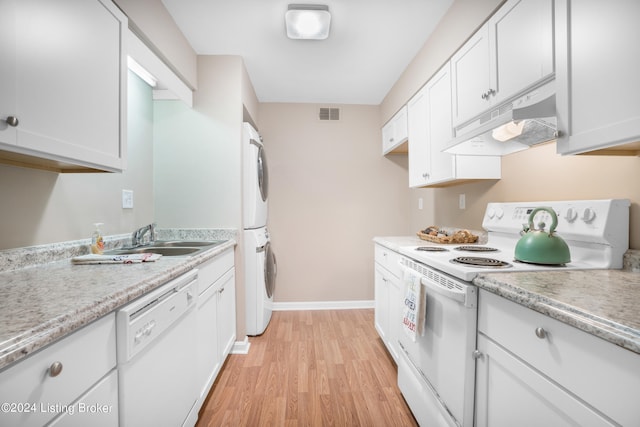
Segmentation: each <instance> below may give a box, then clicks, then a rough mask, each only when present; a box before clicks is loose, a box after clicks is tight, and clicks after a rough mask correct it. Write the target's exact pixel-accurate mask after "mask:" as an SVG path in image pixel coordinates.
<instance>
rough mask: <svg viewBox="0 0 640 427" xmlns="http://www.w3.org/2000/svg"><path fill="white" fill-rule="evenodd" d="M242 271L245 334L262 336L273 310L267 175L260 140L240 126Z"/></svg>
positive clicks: (245, 125) (251, 130)
mask: <svg viewBox="0 0 640 427" xmlns="http://www.w3.org/2000/svg"><path fill="white" fill-rule="evenodd" d="M242 150H243V153H244V164H243V193H244V200H243V205H244V207H243V210H244V213H243V215H244V264H245V265H244V269H245V292H246V329H247V335H260V334H262V333H263V332H264V331H265V329H266V328H267V325H268V324H269V321H270V320H271V311H272V308H273V290H274V287H275V279H276V259H275V255H274V254H273V251H272V250H271V244H270V239H269V232H268V231H267V213H268V200H267V198H268V190H269V173H268V170H267V160H266V157H265V152H264V146H263V144H262V138H261V137H260V135H259V134H258V132H257V131H256V130H255V129H254V128H253V127H252V126H251V125H250V124H249V123H243V124H242Z"/></svg>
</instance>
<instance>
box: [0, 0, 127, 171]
mask: <svg viewBox="0 0 640 427" xmlns="http://www.w3.org/2000/svg"><path fill="white" fill-rule="evenodd" d="M0 28H2V29H1V30H0V31H1V35H2V40H0V55H2V58H3V60H2V63H1V64H0V71H2V79H1V80H2V82H1V83H0V91H1V96H0V123H1V124H0V161H2V162H4V163H11V164H19V165H28V166H31V167H41V168H45V169H52V170H58V171H61V172H62V171H78V170H82V171H86V170H101V171H121V170H123V169H124V167H125V155H126V108H125V106H126V52H125V50H124V46H123V40H124V33H123V32H124V30H126V28H127V19H126V17H125V16H124V14H123V13H122V12H121V11H120V10H119V9H118V8H117V7H116V6H115V5H114V4H113V3H112V2H111V1H110V0H87V1H75V0H57V1H55V2H52V1H49V0H15V1H13V0H1V1H0Z"/></svg>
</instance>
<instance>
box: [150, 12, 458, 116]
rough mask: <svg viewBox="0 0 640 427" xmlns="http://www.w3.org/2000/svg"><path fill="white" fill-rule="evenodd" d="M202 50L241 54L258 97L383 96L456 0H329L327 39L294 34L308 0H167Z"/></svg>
mask: <svg viewBox="0 0 640 427" xmlns="http://www.w3.org/2000/svg"><path fill="white" fill-rule="evenodd" d="M162 2H163V3H164V5H165V7H166V8H167V10H168V11H169V13H170V14H171V15H172V16H173V18H174V20H175V21H176V23H177V24H178V26H179V27H180V29H181V30H182V32H183V33H184V35H185V36H186V38H187V39H188V40H189V42H190V43H191V46H192V47H193V49H194V50H195V51H196V53H197V54H199V55H240V56H242V57H243V58H244V62H245V65H246V68H247V71H248V73H249V77H250V78H251V82H252V83H253V86H254V89H255V91H256V95H257V97H258V100H259V101H260V102H295V103H298V102H301V103H325V104H368V105H378V104H380V103H381V102H382V100H383V99H384V97H385V96H386V94H387V93H388V92H389V90H390V89H391V87H392V86H393V84H394V83H395V82H396V81H397V80H398V78H399V77H400V75H401V73H402V72H403V71H404V69H405V68H406V67H407V65H408V64H409V63H410V62H411V60H412V59H413V57H414V56H415V55H416V53H417V52H418V51H419V50H420V48H421V47H422V45H423V44H424V42H425V41H426V40H427V38H428V37H429V34H430V33H431V32H432V31H433V29H434V28H435V26H436V25H437V23H438V21H439V20H440V18H441V17H442V16H443V15H444V13H445V12H446V10H447V9H448V8H449V6H450V5H451V3H452V2H453V0H326V1H320V0H318V1H315V2H308V1H307V2H306V3H310V4H324V5H328V6H329V11H330V12H331V32H330V34H329V38H328V39H326V40H323V41H318V40H290V39H288V38H287V36H286V33H285V26H284V14H285V12H286V10H287V6H288V5H289V4H290V3H294V4H300V3H305V1H304V0H302V1H300V0H297V1H296V0H291V1H285V0H231V1H229V0H162Z"/></svg>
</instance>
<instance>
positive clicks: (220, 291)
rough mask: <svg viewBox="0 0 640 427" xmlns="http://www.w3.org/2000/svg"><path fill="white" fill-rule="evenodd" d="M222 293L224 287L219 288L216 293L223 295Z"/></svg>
mask: <svg viewBox="0 0 640 427" xmlns="http://www.w3.org/2000/svg"><path fill="white" fill-rule="evenodd" d="M223 292H224V286H223V287H221V288H220V290H219V291H218V293H220V294H221V293H223Z"/></svg>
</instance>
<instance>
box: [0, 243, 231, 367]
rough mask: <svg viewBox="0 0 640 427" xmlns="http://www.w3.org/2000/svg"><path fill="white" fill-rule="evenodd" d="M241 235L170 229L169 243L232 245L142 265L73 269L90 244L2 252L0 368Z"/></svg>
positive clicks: (188, 267)
mask: <svg viewBox="0 0 640 427" xmlns="http://www.w3.org/2000/svg"><path fill="white" fill-rule="evenodd" d="M235 236H236V232H235V231H234V230H217V231H216V232H214V233H213V234H212V233H204V234H203V233H202V232H199V233H195V234H194V233H191V234H189V233H188V232H187V233H186V234H185V232H184V230H179V231H178V230H175V231H173V232H167V231H165V234H164V235H163V238H161V239H163V240H171V239H173V238H180V239H184V238H189V239H204V240H214V239H221V240H227V241H226V242H225V243H223V244H221V245H219V246H216V247H214V248H212V249H209V250H207V251H204V252H202V253H199V254H197V255H195V256H192V257H162V258H160V259H159V260H158V261H155V262H146V263H140V264H101V265H73V264H72V263H71V262H70V259H69V258H70V257H71V256H74V255H79V254H86V253H88V245H89V241H86V242H85V241H77V242H69V243H68V244H56V245H47V246H39V247H32V248H22V249H18V250H8V251H0V369H2V368H4V367H6V366H8V365H10V364H12V363H13V362H16V361H18V360H20V359H22V358H23V357H25V356H27V355H29V354H31V353H33V352H35V351H37V350H39V349H40V348H42V347H44V346H46V345H48V344H50V343H53V342H55V341H57V340H59V339H60V338H62V337H64V336H66V335H68V334H70V333H72V332H74V331H75V330H77V329H79V328H81V327H83V326H85V325H87V324H89V323H91V322H92V321H94V320H96V319H98V318H100V317H102V316H105V315H106V314H109V313H110V312H112V311H114V310H115V309H117V308H118V307H120V306H123V305H124V304H126V303H128V302H129V301H132V300H134V299H135V298H137V297H139V296H141V295H143V294H145V293H147V292H149V291H151V290H153V289H155V288H157V287H158V286H160V285H162V284H164V283H166V282H167V281H169V280H171V279H173V278H175V277H178V276H180V275H181V274H183V273H185V272H187V271H189V270H191V269H192V268H194V267H196V266H197V265H198V264H201V263H202V262H204V261H206V260H208V259H211V258H214V257H215V256H217V255H219V254H220V253H222V252H224V251H226V250H227V249H229V248H233V247H234V246H235V244H236V241H235ZM107 243H109V242H107ZM21 254H22V255H21ZM69 254H73V255H69ZM65 256H66V257H67V258H63V259H58V258H59V257H65ZM25 258H27V259H29V262H28V264H25V263H24V262H23V260H24V259H25ZM16 265H18V266H19V268H17V269H16V268H13V267H15V266H16Z"/></svg>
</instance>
